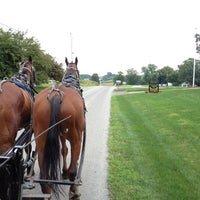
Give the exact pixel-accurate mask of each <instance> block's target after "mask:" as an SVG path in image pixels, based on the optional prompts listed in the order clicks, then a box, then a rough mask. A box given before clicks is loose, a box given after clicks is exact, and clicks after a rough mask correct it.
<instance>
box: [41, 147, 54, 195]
mask: <svg viewBox="0 0 200 200" xmlns="http://www.w3.org/2000/svg"><path fill="white" fill-rule="evenodd" d="M42 160H43V150H41V149H40V148H38V164H39V167H40V179H47V177H46V176H45V172H44V171H43V167H42ZM40 186H41V190H42V193H44V194H50V193H51V186H50V184H46V183H40Z"/></svg>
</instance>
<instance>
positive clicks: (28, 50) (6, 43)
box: [0, 29, 200, 86]
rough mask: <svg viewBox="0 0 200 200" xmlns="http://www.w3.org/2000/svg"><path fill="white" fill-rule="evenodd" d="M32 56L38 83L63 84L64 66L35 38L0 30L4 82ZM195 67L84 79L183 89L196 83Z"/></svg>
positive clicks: (199, 80)
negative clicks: (59, 82) (184, 84)
mask: <svg viewBox="0 0 200 200" xmlns="http://www.w3.org/2000/svg"><path fill="white" fill-rule="evenodd" d="M29 56H32V58H33V65H34V67H35V69H36V79H37V83H36V84H40V83H45V82H48V80H49V79H53V80H56V81H60V80H61V79H62V76H63V73H64V69H63V68H62V64H61V63H57V62H56V60H55V59H54V58H53V57H52V56H51V55H49V54H48V53H46V52H45V51H44V50H42V49H41V46H40V43H39V42H38V41H37V40H36V39H35V38H34V37H27V36H26V33H25V32H21V31H18V32H14V31H12V30H11V29H10V30H8V31H4V30H3V29H0V79H3V78H5V77H8V78H10V77H11V76H13V74H15V73H18V70H19V66H18V60H19V57H21V58H22V59H27V58H28V57H29ZM193 65H194V59H193V58H188V59H187V60H185V61H183V63H182V64H180V65H179V66H178V69H177V70H174V69H173V68H172V67H170V66H165V67H163V68H161V69H158V67H157V66H156V65H154V64H149V65H148V66H144V67H142V75H141V74H139V73H138V72H137V71H136V70H135V69H134V68H130V69H128V70H127V74H125V75H124V74H123V72H118V74H112V73H111V72H108V73H107V74H106V75H104V76H103V77H99V76H98V74H97V73H94V74H93V75H92V76H90V75H82V76H81V78H82V79H84V78H86V79H90V80H93V81H95V82H97V83H99V82H100V81H107V80H113V82H114V83H115V82H116V80H121V82H122V83H123V82H126V83H127V84H130V85H135V84H148V83H149V82H154V83H160V84H167V83H169V82H170V83H172V84H173V85H180V84H181V83H183V82H185V83H187V84H189V85H192V82H193ZM195 68H196V70H195V85H197V86H200V61H199V60H196V64H195Z"/></svg>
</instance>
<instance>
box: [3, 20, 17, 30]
mask: <svg viewBox="0 0 200 200" xmlns="http://www.w3.org/2000/svg"><path fill="white" fill-rule="evenodd" d="M0 25H2V26H5V27H6V28H8V29H12V30H14V31H17V32H19V30H17V29H15V28H12V27H11V26H8V25H6V24H4V23H1V22H0Z"/></svg>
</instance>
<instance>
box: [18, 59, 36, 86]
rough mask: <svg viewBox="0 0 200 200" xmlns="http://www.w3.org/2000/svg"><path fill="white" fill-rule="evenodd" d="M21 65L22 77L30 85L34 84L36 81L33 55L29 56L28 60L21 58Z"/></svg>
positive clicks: (20, 72)
mask: <svg viewBox="0 0 200 200" xmlns="http://www.w3.org/2000/svg"><path fill="white" fill-rule="evenodd" d="M19 67H20V70H19V74H20V78H21V79H22V80H23V81H25V82H26V83H27V84H28V85H33V84H34V82H35V68H34V67H33V64H32V57H31V56H29V59H28V61H22V60H21V58H20V60H19Z"/></svg>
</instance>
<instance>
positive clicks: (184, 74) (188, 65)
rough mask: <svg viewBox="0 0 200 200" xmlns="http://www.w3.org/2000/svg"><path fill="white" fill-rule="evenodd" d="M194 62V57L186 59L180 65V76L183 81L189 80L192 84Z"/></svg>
mask: <svg viewBox="0 0 200 200" xmlns="http://www.w3.org/2000/svg"><path fill="white" fill-rule="evenodd" d="M193 63H194V59H193V58H189V59H188V60H185V61H184V62H183V64H181V65H179V66H178V69H179V70H178V75H179V76H178V78H179V81H180V82H181V83H183V82H187V83H189V84H191V85H192V79H193Z"/></svg>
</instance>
